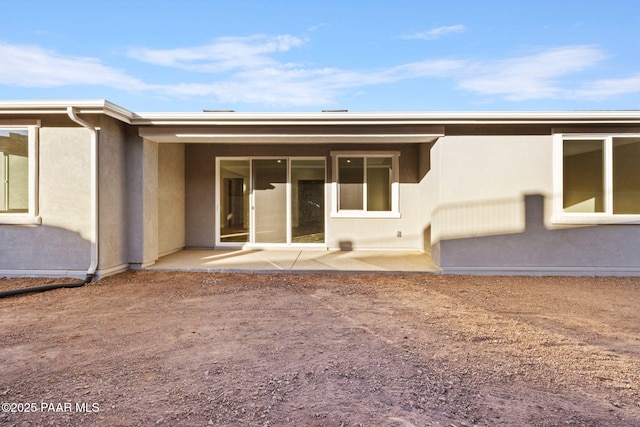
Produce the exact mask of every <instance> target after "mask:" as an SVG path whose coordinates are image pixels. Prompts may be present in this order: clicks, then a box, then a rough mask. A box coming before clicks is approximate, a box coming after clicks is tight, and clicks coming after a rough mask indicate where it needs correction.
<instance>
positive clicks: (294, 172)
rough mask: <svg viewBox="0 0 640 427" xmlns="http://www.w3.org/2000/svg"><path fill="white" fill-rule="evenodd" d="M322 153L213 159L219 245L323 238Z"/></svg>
mask: <svg viewBox="0 0 640 427" xmlns="http://www.w3.org/2000/svg"><path fill="white" fill-rule="evenodd" d="M325 176H326V166H325V159H324V158H296V157H279V158H275V157H274V158H242V159H239V158H221V159H219V160H218V183H217V187H218V192H217V194H218V199H217V203H218V206H217V221H218V234H217V236H216V242H217V244H218V245H221V246H237V245H246V244H250V245H251V244H255V245H265V244H266V245H270V244H274V245H278V244H279V245H290V244H296V245H297V244H323V243H324V239H325V237H324V234H325V232H324V228H325V190H324V187H325Z"/></svg>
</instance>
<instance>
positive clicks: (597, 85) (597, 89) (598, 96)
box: [571, 73, 640, 101]
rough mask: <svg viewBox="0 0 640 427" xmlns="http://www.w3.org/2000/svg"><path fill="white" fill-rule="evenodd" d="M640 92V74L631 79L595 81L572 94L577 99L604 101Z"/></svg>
mask: <svg viewBox="0 0 640 427" xmlns="http://www.w3.org/2000/svg"><path fill="white" fill-rule="evenodd" d="M639 92H640V73H638V74H634V75H632V76H630V77H623V78H617V79H603V80H595V81H593V82H589V83H587V84H584V85H583V86H582V87H581V88H580V89H576V90H575V91H572V92H571V95H572V97H574V98H577V99H588V100H596V101H598V100H602V99H606V98H613V97H616V96H621V95H628V94H632V93H639Z"/></svg>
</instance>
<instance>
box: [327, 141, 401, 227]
mask: <svg viewBox="0 0 640 427" xmlns="http://www.w3.org/2000/svg"><path fill="white" fill-rule="evenodd" d="M332 156H333V158H334V166H333V173H334V179H333V193H334V197H333V200H334V203H333V215H334V216H355V217H361V216H366V217H390V216H391V217H393V216H396V217H397V216H399V211H398V177H397V175H398V158H399V153H397V152H393V153H367V154H366V155H365V154H362V153H332Z"/></svg>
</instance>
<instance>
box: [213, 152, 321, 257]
mask: <svg viewBox="0 0 640 427" xmlns="http://www.w3.org/2000/svg"><path fill="white" fill-rule="evenodd" d="M262 159H267V160H268V159H283V160H286V162H287V183H286V209H285V210H286V212H285V220H286V227H287V238H286V240H287V241H286V243H255V192H254V179H255V177H254V171H253V160H262ZM224 160H246V161H248V162H249V183H248V184H249V241H248V242H222V241H221V240H220V238H221V236H220V226H221V224H222V222H221V221H222V215H221V211H220V210H221V206H222V203H221V202H222V201H221V197H222V191H221V188H222V180H221V177H220V162H221V161H224ZM292 160H293V161H295V160H322V162H323V164H324V177H323V179H324V186H323V188H324V194H323V199H324V212H323V215H324V242H321V243H292V242H291V240H292V218H291V203H292V200H293V198H292V195H291V187H292V185H291V161H292ZM215 168H216V173H215V176H216V182H215V219H214V227H215V230H214V234H215V239H214V241H215V247H220V248H242V249H262V248H264V249H268V248H326V247H327V224H328V220H329V210H328V209H327V206H329V205H328V203H327V202H328V200H329V194H328V193H329V189H328V188H327V176H328V175H327V158H326V157H324V156H216V162H215Z"/></svg>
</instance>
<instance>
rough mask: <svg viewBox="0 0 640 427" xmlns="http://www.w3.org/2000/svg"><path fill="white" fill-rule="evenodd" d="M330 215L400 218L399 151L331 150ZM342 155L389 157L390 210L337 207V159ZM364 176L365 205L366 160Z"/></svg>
mask: <svg viewBox="0 0 640 427" xmlns="http://www.w3.org/2000/svg"><path fill="white" fill-rule="evenodd" d="M330 154H331V217H332V218H400V217H401V214H400V196H399V194H400V179H399V177H400V152H399V151H332V152H331V153H330ZM342 157H362V158H365V159H366V158H373V157H391V174H392V179H391V210H390V211H367V210H365V209H358V210H349V209H338V208H339V205H340V202H339V194H338V193H339V188H338V184H339V182H338V179H339V176H338V159H340V158H342ZM364 170H365V176H364V182H363V196H362V197H363V205H362V206H365V207H366V206H367V176H366V173H367V172H366V170H367V167H366V160H365V165H364Z"/></svg>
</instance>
